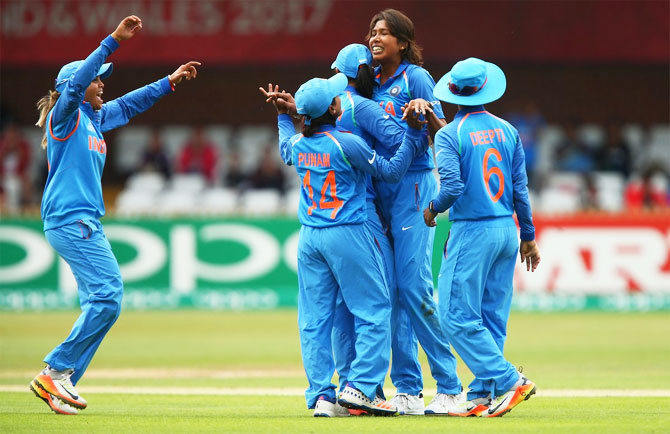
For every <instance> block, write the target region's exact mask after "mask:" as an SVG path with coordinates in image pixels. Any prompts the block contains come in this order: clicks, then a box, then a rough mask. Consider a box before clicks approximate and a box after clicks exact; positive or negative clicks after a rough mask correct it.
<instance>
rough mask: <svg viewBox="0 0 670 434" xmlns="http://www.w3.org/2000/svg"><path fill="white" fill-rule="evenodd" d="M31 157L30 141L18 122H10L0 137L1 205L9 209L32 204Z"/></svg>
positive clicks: (16, 209)
mask: <svg viewBox="0 0 670 434" xmlns="http://www.w3.org/2000/svg"><path fill="white" fill-rule="evenodd" d="M30 158H31V155H30V145H29V144H28V141H27V140H26V139H25V137H24V136H23V134H22V133H21V130H20V129H19V127H18V126H17V125H16V124H14V123H8V124H7V125H6V126H5V129H4V130H3V132H2V137H0V181H1V182H0V199H1V201H2V203H0V205H2V207H3V208H5V207H6V208H5V209H7V210H10V211H18V209H19V208H20V207H25V206H28V205H31V204H32V200H33V189H32V183H31V182H30V181H31V180H30V171H29V169H30Z"/></svg>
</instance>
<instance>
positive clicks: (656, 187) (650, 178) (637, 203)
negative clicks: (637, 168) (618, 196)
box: [624, 169, 670, 209]
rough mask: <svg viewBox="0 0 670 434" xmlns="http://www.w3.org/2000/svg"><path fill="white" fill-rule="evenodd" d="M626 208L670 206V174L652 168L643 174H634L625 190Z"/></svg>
mask: <svg viewBox="0 0 670 434" xmlns="http://www.w3.org/2000/svg"><path fill="white" fill-rule="evenodd" d="M624 200H625V203H626V208H633V209H640V208H645V209H648V208H666V207H670V191H669V190H668V175H667V174H666V173H664V172H663V171H661V170H658V169H652V170H648V171H646V172H645V173H644V174H643V175H642V176H640V175H637V174H633V176H632V177H631V180H630V182H629V183H628V185H627V186H626V190H625V192H624Z"/></svg>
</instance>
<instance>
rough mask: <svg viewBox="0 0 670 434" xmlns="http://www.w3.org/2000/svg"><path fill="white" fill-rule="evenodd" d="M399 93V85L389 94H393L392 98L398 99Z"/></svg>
mask: <svg viewBox="0 0 670 434" xmlns="http://www.w3.org/2000/svg"><path fill="white" fill-rule="evenodd" d="M399 93H400V86H397V85H396V86H393V87H392V88H391V89H390V90H389V94H391V96H392V97H396V96H398V94H399Z"/></svg>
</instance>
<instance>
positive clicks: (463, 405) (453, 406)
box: [425, 393, 488, 417]
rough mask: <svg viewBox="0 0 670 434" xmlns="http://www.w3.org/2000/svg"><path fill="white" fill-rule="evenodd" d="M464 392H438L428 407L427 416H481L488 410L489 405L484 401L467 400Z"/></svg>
mask: <svg viewBox="0 0 670 434" xmlns="http://www.w3.org/2000/svg"><path fill="white" fill-rule="evenodd" d="M464 399H465V397H464V396H463V394H462V393H461V394H458V395H447V394H445V393H438V394H437V395H435V397H434V398H433V400H432V401H430V404H428V406H427V407H426V411H425V414H426V416H458V417H468V416H481V415H482V413H483V412H484V411H486V410H488V406H486V405H485V404H482V403H474V402H472V401H465V400H464Z"/></svg>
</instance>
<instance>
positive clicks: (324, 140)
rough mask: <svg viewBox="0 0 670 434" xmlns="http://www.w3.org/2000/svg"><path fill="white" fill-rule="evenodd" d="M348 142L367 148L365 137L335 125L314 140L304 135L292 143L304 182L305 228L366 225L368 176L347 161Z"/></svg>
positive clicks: (301, 209) (302, 217) (302, 211)
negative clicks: (366, 180) (337, 127)
mask: <svg viewBox="0 0 670 434" xmlns="http://www.w3.org/2000/svg"><path fill="white" fill-rule="evenodd" d="M348 141H356V142H357V143H356V146H367V145H366V144H365V142H363V140H362V139H361V138H359V137H357V136H355V135H353V134H351V133H348V132H342V131H339V130H337V129H335V128H334V127H331V126H327V127H323V128H320V130H319V132H317V133H315V134H314V135H313V136H311V137H305V136H303V135H301V134H300V135H297V136H295V137H294V138H293V139H292V140H291V142H292V143H293V148H292V160H293V164H294V166H295V168H296V171H297V172H298V175H299V176H300V179H301V181H302V182H301V184H302V191H301V197H300V206H299V210H298V217H299V219H300V223H302V224H303V225H306V226H312V227H329V226H337V225H344V224H358V223H363V222H365V220H366V212H365V187H366V182H365V176H364V174H363V172H361V171H360V170H358V169H356V168H354V167H352V166H351V164H350V163H349V161H348V160H347V157H346V155H345V153H344V151H343V149H342V145H341V143H343V142H348Z"/></svg>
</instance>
